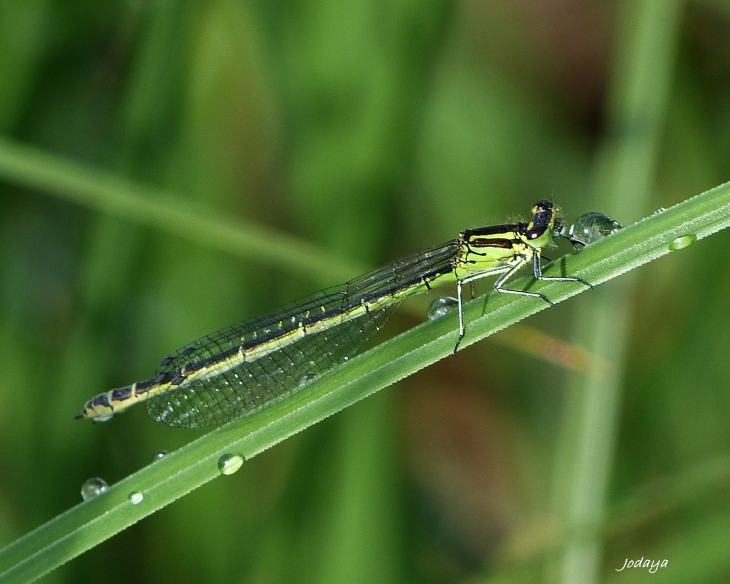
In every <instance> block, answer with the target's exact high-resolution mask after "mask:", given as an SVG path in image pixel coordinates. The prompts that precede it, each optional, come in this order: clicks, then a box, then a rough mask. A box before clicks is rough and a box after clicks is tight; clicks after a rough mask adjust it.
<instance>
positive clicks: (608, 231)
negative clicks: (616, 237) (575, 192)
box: [559, 213, 621, 246]
mask: <svg viewBox="0 0 730 584" xmlns="http://www.w3.org/2000/svg"><path fill="white" fill-rule="evenodd" d="M619 229H621V224H620V223H619V222H618V221H615V220H614V219H611V218H610V217H609V216H608V215H604V214H603V213H586V214H585V215H582V216H581V217H578V220H577V221H576V222H575V223H574V224H573V225H571V226H570V229H569V230H568V232H567V234H566V233H565V230H563V231H562V232H561V233H560V234H559V235H562V236H563V237H565V238H567V239H569V240H570V242H571V243H572V244H573V245H583V246H586V245H590V244H591V243H595V242H596V241H599V240H601V239H603V238H605V237H608V236H609V235H613V234H614V233H616V232H617V231H618V230H619Z"/></svg>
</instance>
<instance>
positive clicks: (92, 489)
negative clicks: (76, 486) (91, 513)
mask: <svg viewBox="0 0 730 584" xmlns="http://www.w3.org/2000/svg"><path fill="white" fill-rule="evenodd" d="M108 490H109V485H107V484H106V481H105V480H104V479H100V478H99V477H94V478H91V479H88V480H87V481H86V482H85V483H84V484H83V485H81V498H82V499H83V500H84V501H88V500H89V499H93V498H94V497H96V496H97V495H101V494H102V493H104V492H106V491H108Z"/></svg>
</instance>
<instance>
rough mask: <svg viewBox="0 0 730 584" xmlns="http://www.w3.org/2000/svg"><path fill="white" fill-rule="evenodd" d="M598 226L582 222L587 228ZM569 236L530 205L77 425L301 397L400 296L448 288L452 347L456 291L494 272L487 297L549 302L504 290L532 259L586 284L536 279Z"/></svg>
mask: <svg viewBox="0 0 730 584" xmlns="http://www.w3.org/2000/svg"><path fill="white" fill-rule="evenodd" d="M601 217H606V216H605V215H603V216H601ZM606 220H609V219H608V218H606ZM598 222H599V220H597V219H595V218H593V219H590V220H589V221H588V223H590V225H591V226H593V225H598V224H599V223H598ZM601 225H602V224H601ZM616 225H618V224H616ZM596 233H597V232H596ZM572 235H573V232H569V231H567V230H566V229H565V226H564V225H563V222H562V218H561V216H560V214H559V211H558V210H557V209H556V208H554V207H553V204H552V202H550V201H539V202H537V203H536V204H535V206H534V207H533V209H532V220H531V221H529V222H521V223H513V224H508V225H495V226H491V227H480V228H478V229H468V230H466V231H464V232H462V233H461V234H460V235H459V237H458V238H457V239H454V240H452V241H448V242H446V243H444V244H442V245H439V246H437V247H434V248H432V249H430V250H428V251H425V252H422V253H418V254H414V255H412V256H409V257H406V258H403V259H400V260H398V261H396V262H394V263H392V264H390V265H389V266H386V267H383V268H380V269H377V270H374V271H372V272H369V273H367V274H365V275H363V276H360V277H359V278H355V279H353V280H351V281H349V282H347V283H345V284H343V285H341V286H336V287H333V288H328V289H325V290H323V291H321V292H317V293H315V294H312V295H311V296H307V297H305V298H302V299H300V300H295V301H293V302H290V303H288V304H286V305H284V306H283V307H281V308H280V309H278V310H276V311H273V312H270V313H268V314H266V315H264V316H260V317H258V318H253V319H250V320H247V321H244V322H242V323H239V324H235V325H233V326H230V327H228V328H224V329H222V330H219V331H218V332H215V333H212V334H210V335H208V336H206V337H203V338H201V339H198V340H197V341H194V342H192V343H190V344H188V345H186V346H184V347H182V348H181V349H179V350H177V351H175V352H174V353H172V354H171V355H169V356H168V357H165V358H164V359H163V360H162V362H161V363H160V366H159V367H158V368H157V372H156V375H155V377H153V378H151V379H148V380H146V381H138V382H137V383H133V384H132V385H128V386H126V387H122V388H119V389H112V390H110V391H107V392H105V393H102V394H99V395H97V396H96V397H94V398H92V399H90V400H89V401H88V402H86V405H85V407H84V410H83V411H82V412H81V413H79V414H77V415H76V418H91V419H93V420H96V421H104V420H108V419H109V418H111V417H112V416H113V415H114V414H116V413H119V412H122V411H124V410H126V409H127V408H128V407H130V406H132V405H134V404H136V403H138V402H142V401H144V402H146V403H147V411H148V413H149V415H150V416H151V417H152V418H153V419H154V420H156V421H158V422H162V423H164V424H168V425H169V426H178V427H186V428H201V427H205V426H214V425H218V424H222V423H224V422H228V421H231V420H234V419H237V418H240V417H243V416H246V415H248V414H251V413H253V412H256V411H258V410H261V409H263V408H265V407H267V406H270V405H271V404H273V403H274V402H277V401H279V400H281V399H284V398H286V397H288V396H290V395H292V394H293V393H295V392H297V391H300V390H301V389H303V388H304V387H306V386H307V385H308V384H309V383H310V382H311V381H312V380H313V379H315V378H316V377H318V376H319V375H322V374H323V373H326V372H327V371H329V370H331V369H332V368H334V367H335V366H337V365H338V364H340V363H342V362H343V361H346V360H347V359H348V358H350V357H351V356H353V355H354V354H355V353H357V352H358V351H359V350H360V349H362V347H363V346H364V345H365V343H367V342H368V340H370V339H371V338H372V337H373V335H374V334H375V333H376V332H377V331H379V330H380V329H381V328H382V327H383V325H384V324H385V322H386V321H387V320H388V318H389V317H390V316H391V315H392V314H393V312H394V311H395V309H396V308H397V307H398V305H399V304H400V303H401V302H402V301H403V299H404V298H406V297H408V296H411V295H413V294H418V293H420V292H425V291H427V290H429V289H431V288H433V287H436V286H441V285H443V284H446V283H456V289H457V302H458V312H459V337H458V341H457V346H458V342H459V341H461V339H462V338H463V336H464V314H463V293H462V288H463V287H464V285H465V284H471V283H472V282H474V281H476V280H479V279H481V278H484V277H487V276H494V275H499V277H498V278H497V280H496V282H495V283H494V289H495V290H497V291H499V292H504V293H508V294H516V295H519V296H527V297H532V298H540V299H542V300H543V301H545V302H547V303H548V304H550V305H552V302H551V301H550V300H549V299H548V298H547V297H546V296H544V295H543V294H541V293H539V292H532V291H527V290H513V289H511V288H506V287H505V284H506V283H507V281H508V280H509V279H510V278H511V277H512V276H513V275H514V274H515V273H516V272H517V270H518V269H519V268H520V267H521V266H522V265H524V264H525V263H528V262H532V266H533V273H534V275H535V278H536V279H538V280H551V281H561V282H580V283H581V284H584V285H586V286H590V284H589V283H588V282H586V281H585V280H583V279H581V278H578V277H575V276H567V277H555V276H550V277H548V276H543V275H542V268H541V265H540V258H541V253H542V249H543V248H544V247H545V246H547V245H548V244H550V243H551V242H552V240H553V238H555V237H557V236H561V237H565V238H567V239H570V240H571V241H573V242H574V243H578V244H581V245H583V244H585V243H586V242H585V241H584V240H581V239H576V238H575V237H571V236H572ZM596 238H598V235H596ZM584 239H585V238H584Z"/></svg>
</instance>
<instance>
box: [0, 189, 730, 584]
mask: <svg viewBox="0 0 730 584" xmlns="http://www.w3.org/2000/svg"><path fill="white" fill-rule="evenodd" d="M729 225H730V183H726V184H724V185H722V186H719V187H717V188H715V189H712V190H710V191H707V192H706V193H703V194H702V195H698V196H696V197H693V198H691V199H689V200H687V201H685V202H683V203H681V204H679V205H677V206H675V207H673V208H671V209H669V210H667V211H665V212H663V213H658V214H655V215H652V216H651V217H649V218H647V219H644V220H642V221H640V222H639V223H637V224H635V225H632V226H630V227H627V228H626V229H624V230H623V231H621V232H619V233H618V234H616V235H613V236H611V237H609V238H607V239H605V240H603V241H601V242H598V243H596V244H594V245H591V246H590V247H588V248H586V249H584V250H583V251H581V252H580V253H577V254H572V255H569V256H566V257H564V258H561V259H560V260H559V261H557V262H555V263H554V264H552V265H551V266H549V267H548V268H547V269H546V270H545V273H546V275H558V274H561V273H567V274H576V275H580V276H581V277H583V278H585V279H586V280H588V281H590V282H592V283H594V284H598V283H601V282H604V281H606V280H609V279H611V278H615V277H616V276H619V275H621V274H623V273H625V272H627V271H629V270H631V269H633V268H636V267H638V266H640V265H642V264H645V263H647V262H649V261H651V260H653V259H656V258H658V257H661V256H663V255H666V254H667V253H669V251H670V246H671V245H672V242H674V241H676V240H677V239H678V238H681V237H688V236H691V237H696V238H697V239H702V238H704V237H707V236H708V235H710V234H712V233H715V232H717V231H719V230H721V229H724V228H726V227H728V226H729ZM514 284H515V286H527V285H530V284H534V285H533V286H531V288H530V289H531V290H540V291H541V292H543V293H544V294H546V295H547V296H548V297H550V298H551V299H553V300H554V301H555V302H560V301H563V300H565V299H567V298H569V297H571V296H574V295H575V294H578V293H580V292H583V291H585V287H584V286H582V285H580V284H566V283H556V282H552V283H544V282H537V283H535V282H533V279H532V278H531V277H529V276H526V277H523V278H521V279H519V280H516V281H515V282H514ZM545 308H546V305H545V303H543V302H542V301H540V300H534V299H526V298H518V297H514V296H510V295H506V294H494V293H493V294H490V295H489V296H487V297H486V304H485V298H484V297H482V298H477V299H476V300H474V301H472V302H470V303H468V304H467V305H466V307H465V317H466V320H467V323H468V327H467V334H466V337H465V338H464V341H463V345H462V346H467V345H469V344H472V343H475V342H477V341H479V340H481V339H483V338H484V337H486V336H488V335H491V334H492V333H494V332H496V331H498V330H500V329H503V328H505V327H507V326H509V325H511V324H513V323H515V322H517V321H519V320H522V319H524V318H526V317H527V316H529V315H531V314H534V313H536V312H538V311H540V310H544V309H545ZM456 323H457V315H456V314H450V315H447V316H445V317H443V318H440V319H437V320H435V321H430V322H426V323H424V324H422V325H420V326H417V327H415V328H414V329H412V330H410V331H408V332H406V333H404V334H402V335H399V336H398V337H396V338H394V339H391V340H389V341H387V342H385V343H383V344H381V345H379V346H377V347H375V348H374V349H372V350H370V351H367V352H366V353H364V354H362V355H360V356H358V357H356V358H354V359H352V360H350V361H348V362H347V363H344V364H343V365H342V366H340V367H338V368H337V369H335V370H334V371H332V372H331V373H329V374H327V375H324V376H322V377H321V378H320V379H318V380H317V381H315V382H314V383H313V384H312V385H311V386H310V387H309V388H308V389H307V390H306V391H304V392H302V393H299V394H296V395H294V396H292V397H291V398H290V399H288V400H285V401H283V402H280V403H278V404H276V405H275V406H273V407H271V408H269V409H267V410H264V411H263V412H261V413H260V414H257V415H255V416H251V417H249V418H246V419H243V420H239V421H237V422H233V423H231V424H228V425H226V426H223V427H221V428H219V429H217V430H214V431H212V432H211V433H209V434H207V435H205V436H203V437H202V438H200V439H198V440H195V441H194V442H192V443H190V444H188V445H187V446H185V447H183V448H181V449H180V450H178V451H176V452H174V453H172V454H170V455H168V456H167V457H166V458H164V459H162V460H160V461H157V462H155V463H154V464H151V465H149V466H147V467H145V468H143V469H142V470H140V471H139V472H137V473H135V474H133V475H131V476H130V477H128V478H126V479H124V480H123V481H120V482H119V483H118V484H116V485H113V486H112V487H111V488H110V490H109V491H108V492H106V493H105V494H103V495H101V496H99V497H97V498H95V499H92V500H91V501H88V502H86V503H83V504H80V505H78V506H76V507H74V508H73V509H70V510H69V511H67V512H66V513H64V514H62V515H60V516H58V517H56V518H55V519H53V520H51V521H49V522H48V523H46V524H44V525H42V526H41V527H39V528H38V529H36V530H35V531H33V532H31V533H29V534H28V535H26V536H25V537H23V538H21V539H19V540H17V541H16V542H14V543H13V544H11V545H9V546H7V547H6V548H5V549H3V550H0V582H27V581H31V580H34V579H36V578H38V577H40V576H42V575H43V574H46V573H47V572H49V571H51V570H52V569H54V568H55V567H57V566H60V565H61V564H63V563H65V562H67V561H69V560H70V559H72V558H74V557H75V556H77V555H79V554H81V553H82V552H84V551H85V550H87V549H89V548H91V547H93V546H95V545H97V544H98V543H100V542H102V541H104V540H105V539H107V538H109V537H111V536H112V535H114V534H115V533H117V532H119V531H121V530H123V529H125V528H126V527H128V526H129V525H131V524H133V523H135V522H137V521H139V520H140V519H142V518H144V517H146V516H147V515H149V514H151V513H153V512H154V511H156V510H157V509H160V508H162V507H164V506H165V505H168V504H169V503H171V502H172V501H174V500H175V499H177V498H179V497H182V496H183V495H185V494H186V493H188V492H190V491H192V490H193V489H195V488H197V487H199V486H201V485H202V484H204V483H206V482H208V481H210V480H211V479H213V478H216V477H218V476H220V473H219V471H218V460H219V458H220V457H221V456H222V455H224V454H227V453H236V454H239V455H241V456H243V457H244V458H246V459H249V458H251V457H253V456H255V455H256V454H258V453H260V452H262V451H264V450H266V449H268V448H270V447H271V446H273V445H275V444H277V443H278V442H281V441H282V440H285V439H286V438H287V437H289V436H291V435H293V434H295V433H297V432H300V431H301V430H303V429H304V428H307V427H308V426H311V425H312V424H315V423H317V422H318V421H320V420H322V419H324V418H326V417H327V416H331V415H332V414H334V413H336V412H338V411H340V410H342V409H343V408H346V407H347V406H349V405H351V404H353V403H355V402H357V401H359V400H361V399H363V398H365V397H367V396H368V395H371V394H372V393H374V392H376V391H378V390H380V389H382V388H384V387H386V386H388V385H391V384H392V383H394V382H396V381H398V380H400V379H403V378H404V377H406V376H408V375H410V374H412V373H414V372H416V371H418V370H419V369H422V368H424V367H426V366H428V365H430V364H431V363H434V362H435V361H437V360H439V359H442V358H444V357H447V356H449V355H450V354H451V353H452V351H453V348H454V343H455V341H456V337H457V332H456V330H457V326H456ZM133 491H140V492H141V493H143V494H144V500H143V501H142V502H141V503H140V504H138V505H132V504H131V503H130V502H129V500H128V497H129V494H130V493H132V492H133Z"/></svg>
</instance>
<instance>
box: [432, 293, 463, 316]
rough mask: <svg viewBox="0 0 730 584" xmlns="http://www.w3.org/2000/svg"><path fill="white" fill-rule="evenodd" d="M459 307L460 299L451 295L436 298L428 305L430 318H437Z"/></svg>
mask: <svg viewBox="0 0 730 584" xmlns="http://www.w3.org/2000/svg"><path fill="white" fill-rule="evenodd" d="M458 307H459V301H458V300H457V299H456V298H452V297H451V296H441V297H439V298H436V299H435V300H434V301H433V302H431V305H430V306H429V307H428V313H427V314H428V320H436V319H437V318H441V317H442V316H444V315H446V314H448V313H449V312H452V311H453V310H455V309H456V308H458Z"/></svg>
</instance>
